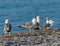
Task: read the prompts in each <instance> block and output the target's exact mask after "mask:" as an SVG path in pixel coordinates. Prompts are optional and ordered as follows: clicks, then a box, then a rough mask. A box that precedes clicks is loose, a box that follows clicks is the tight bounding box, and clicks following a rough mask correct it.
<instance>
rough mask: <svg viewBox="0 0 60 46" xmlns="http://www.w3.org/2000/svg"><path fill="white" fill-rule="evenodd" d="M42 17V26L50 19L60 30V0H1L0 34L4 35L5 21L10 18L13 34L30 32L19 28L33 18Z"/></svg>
mask: <svg viewBox="0 0 60 46" xmlns="http://www.w3.org/2000/svg"><path fill="white" fill-rule="evenodd" d="M38 15H39V16H41V17H42V18H41V22H40V25H42V24H44V23H45V20H44V19H43V18H45V17H48V18H49V19H53V20H54V21H55V23H54V25H53V27H57V28H60V21H59V20H60V0H0V34H3V28H4V20H5V19H6V18H8V19H9V20H10V23H11V24H12V31H11V32H19V31H23V32H26V31H29V30H28V29H22V28H20V29H19V28H17V26H18V25H22V24H24V23H25V22H28V21H31V20H32V18H33V17H36V16H38Z"/></svg>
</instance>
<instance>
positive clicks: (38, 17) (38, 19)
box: [36, 16, 40, 26]
mask: <svg viewBox="0 0 60 46" xmlns="http://www.w3.org/2000/svg"><path fill="white" fill-rule="evenodd" d="M36 22H37V23H36V26H39V23H40V16H37V17H36Z"/></svg>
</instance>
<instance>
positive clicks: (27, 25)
mask: <svg viewBox="0 0 60 46" xmlns="http://www.w3.org/2000/svg"><path fill="white" fill-rule="evenodd" d="M35 24H36V19H35V18H33V19H32V21H31V22H26V23H25V24H24V25H20V26H18V27H19V28H21V27H22V28H31V27H33V26H34V25H35Z"/></svg>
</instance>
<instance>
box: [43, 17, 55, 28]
mask: <svg viewBox="0 0 60 46" xmlns="http://www.w3.org/2000/svg"><path fill="white" fill-rule="evenodd" d="M53 23H54V21H53V20H48V18H46V24H45V25H44V27H46V28H47V29H48V28H50V27H52V26H53Z"/></svg>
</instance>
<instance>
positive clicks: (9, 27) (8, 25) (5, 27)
mask: <svg viewBox="0 0 60 46" xmlns="http://www.w3.org/2000/svg"><path fill="white" fill-rule="evenodd" d="M10 31H11V24H10V23H9V20H8V19H6V20H5V25H4V32H5V34H6V33H10Z"/></svg>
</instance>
